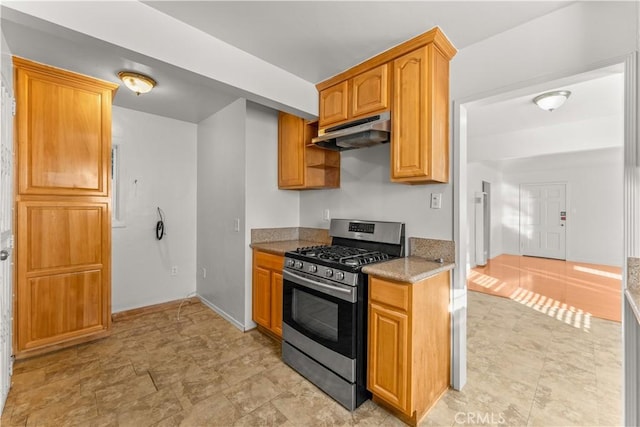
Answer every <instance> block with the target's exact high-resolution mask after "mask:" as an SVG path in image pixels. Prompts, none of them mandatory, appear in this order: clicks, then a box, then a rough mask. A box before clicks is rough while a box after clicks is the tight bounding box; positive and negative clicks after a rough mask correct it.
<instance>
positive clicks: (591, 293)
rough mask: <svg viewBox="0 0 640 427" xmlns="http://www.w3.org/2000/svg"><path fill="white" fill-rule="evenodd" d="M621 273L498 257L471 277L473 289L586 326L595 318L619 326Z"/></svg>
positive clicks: (573, 264) (581, 265)
mask: <svg viewBox="0 0 640 427" xmlns="http://www.w3.org/2000/svg"><path fill="white" fill-rule="evenodd" d="M621 283H622V269H621V268H620V267H612V266H608V265H599V264H585V263H576V262H569V261H561V260H555V259H547V258H535V257H527V256H518V255H500V256H497V257H495V258H492V259H491V260H489V262H488V263H487V265H486V266H485V267H476V268H473V269H472V270H471V272H470V273H469V275H468V280H467V287H468V289H469V290H473V291H478V292H483V293H486V294H491V295H498V296H501V297H505V298H511V299H513V300H515V301H518V302H520V303H522V304H526V305H528V306H530V307H535V308H536V309H538V310H540V311H543V312H545V313H548V314H550V315H554V316H555V317H559V316H561V317H563V319H564V320H565V321H567V322H584V321H585V319H589V318H590V317H591V316H595V317H598V318H601V319H607V320H614V321H616V322H620V319H621V296H622V291H621V288H622V284H621Z"/></svg>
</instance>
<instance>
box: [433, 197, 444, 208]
mask: <svg viewBox="0 0 640 427" xmlns="http://www.w3.org/2000/svg"><path fill="white" fill-rule="evenodd" d="M441 207H442V193H431V209H440V208H441Z"/></svg>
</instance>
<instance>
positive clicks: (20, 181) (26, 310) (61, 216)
mask: <svg viewBox="0 0 640 427" xmlns="http://www.w3.org/2000/svg"><path fill="white" fill-rule="evenodd" d="M13 64H14V69H15V93H16V103H17V105H16V117H15V120H16V121H15V125H16V132H15V134H16V156H17V158H16V174H15V176H16V181H17V182H16V224H17V227H16V245H17V255H16V281H15V283H16V285H15V301H14V303H15V305H14V307H15V310H14V327H15V331H14V332H15V333H14V343H13V344H14V354H15V356H16V357H17V358H23V357H28V356H31V355H35V354H40V353H45V352H48V351H53V350H56V349H59V348H62V347H66V346H69V345H73V344H77V343H79V342H84V341H89V340H92V339H96V338H100V337H103V336H106V335H108V333H109V329H110V326H111V102H112V98H113V95H114V93H115V90H116V89H117V87H118V86H117V85H116V84H113V83H109V82H105V81H101V80H97V79H94V78H90V77H87V76H83V75H80V74H76V73H72V72H68V71H65V70H61V69H58V68H54V67H50V66H47V65H43V64H39V63H35V62H32V61H29V60H26V59H22V58H18V57H14V59H13Z"/></svg>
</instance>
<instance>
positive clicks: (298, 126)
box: [278, 112, 305, 188]
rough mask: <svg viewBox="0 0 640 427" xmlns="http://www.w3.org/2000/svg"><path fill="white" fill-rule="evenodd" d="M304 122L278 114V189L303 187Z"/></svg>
mask: <svg viewBox="0 0 640 427" xmlns="http://www.w3.org/2000/svg"><path fill="white" fill-rule="evenodd" d="M304 138H305V134H304V120H303V119H302V118H300V117H296V116H294V115H292V114H287V113H283V112H280V113H279V114H278V187H279V188H296V187H302V186H304V168H305V165H304V149H305V147H304Z"/></svg>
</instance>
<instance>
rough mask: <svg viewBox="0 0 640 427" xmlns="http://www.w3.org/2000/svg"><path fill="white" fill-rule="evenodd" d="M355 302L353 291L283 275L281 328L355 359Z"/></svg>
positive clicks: (285, 337)
mask: <svg viewBox="0 0 640 427" xmlns="http://www.w3.org/2000/svg"><path fill="white" fill-rule="evenodd" d="M357 298H358V289H357V287H353V286H347V285H342V284H340V283H335V282H331V281H329V280H323V279H321V278H317V277H312V276H307V275H304V273H302V274H301V273H299V272H295V273H294V272H290V271H288V270H284V271H283V300H282V305H283V307H282V320H283V322H284V324H285V326H289V327H290V328H292V329H294V330H295V331H297V332H298V333H299V334H302V335H304V337H306V338H308V339H310V340H312V341H314V342H316V343H318V344H321V345H322V346H323V347H325V348H328V349H330V350H332V351H334V352H336V353H339V354H341V355H343V356H345V357H347V358H349V359H355V357H356V343H357V334H356V327H357V318H356V316H357ZM283 333H284V331H283ZM296 335H297V334H296ZM284 339H285V341H286V340H287V336H286V335H285V336H284ZM294 344H295V343H294Z"/></svg>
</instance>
